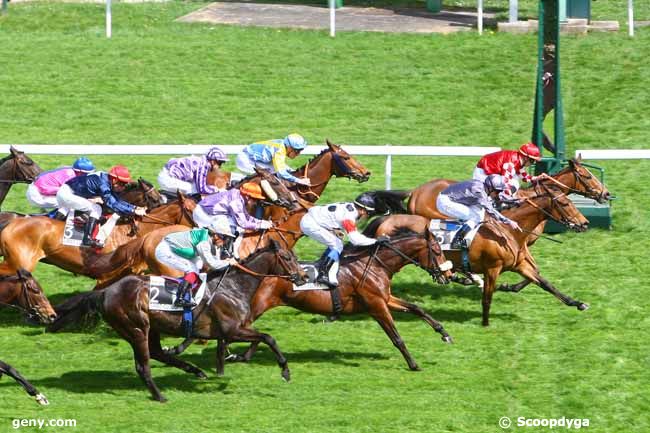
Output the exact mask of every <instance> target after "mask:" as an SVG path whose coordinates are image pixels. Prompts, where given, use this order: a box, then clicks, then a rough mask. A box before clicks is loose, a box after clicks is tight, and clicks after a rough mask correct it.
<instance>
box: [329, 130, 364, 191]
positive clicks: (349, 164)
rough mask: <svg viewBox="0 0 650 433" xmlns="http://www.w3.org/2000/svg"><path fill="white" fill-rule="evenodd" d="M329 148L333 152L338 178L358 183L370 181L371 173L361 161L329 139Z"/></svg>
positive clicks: (335, 171) (335, 173)
mask: <svg viewBox="0 0 650 433" xmlns="http://www.w3.org/2000/svg"><path fill="white" fill-rule="evenodd" d="M325 143H326V144H327V147H328V149H329V151H330V152H332V160H333V162H334V175H335V176H336V177H347V178H350V179H354V180H356V181H357V182H360V183H362V182H366V181H367V180H368V179H370V175H371V173H370V171H368V169H367V168H366V167H364V166H363V165H362V164H361V163H360V162H359V161H357V160H356V159H354V158H353V157H352V156H350V154H349V153H347V152H346V151H345V150H343V148H342V147H341V146H338V145H336V144H334V143H332V142H330V141H329V140H328V139H326V140H325Z"/></svg>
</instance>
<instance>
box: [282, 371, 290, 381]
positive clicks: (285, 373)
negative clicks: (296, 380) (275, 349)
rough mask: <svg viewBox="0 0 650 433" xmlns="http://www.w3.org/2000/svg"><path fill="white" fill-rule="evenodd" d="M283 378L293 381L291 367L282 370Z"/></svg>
mask: <svg viewBox="0 0 650 433" xmlns="http://www.w3.org/2000/svg"><path fill="white" fill-rule="evenodd" d="M282 380H284V381H285V382H291V373H290V372H289V369H286V370H282Z"/></svg>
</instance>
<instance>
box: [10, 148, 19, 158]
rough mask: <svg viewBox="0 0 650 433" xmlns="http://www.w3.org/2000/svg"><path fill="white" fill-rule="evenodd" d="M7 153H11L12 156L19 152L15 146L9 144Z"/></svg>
mask: <svg viewBox="0 0 650 433" xmlns="http://www.w3.org/2000/svg"><path fill="white" fill-rule="evenodd" d="M9 153H11V154H12V155H13V156H17V155H18V154H19V153H20V152H19V151H18V149H16V148H15V147H13V146H9Z"/></svg>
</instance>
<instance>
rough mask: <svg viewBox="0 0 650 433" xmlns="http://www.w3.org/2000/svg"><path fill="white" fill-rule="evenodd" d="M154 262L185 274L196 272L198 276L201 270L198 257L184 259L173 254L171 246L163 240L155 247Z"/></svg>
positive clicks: (200, 261)
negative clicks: (156, 261)
mask: <svg viewBox="0 0 650 433" xmlns="http://www.w3.org/2000/svg"><path fill="white" fill-rule="evenodd" d="M156 260H158V261H159V262H160V263H162V264H163V265H165V266H168V267H170V268H172V269H176V270H178V271H181V272H185V273H187V272H196V273H197V274H198V273H199V272H201V268H203V260H201V258H200V257H195V258H193V259H186V258H184V257H181V256H179V255H177V254H174V252H173V251H172V249H171V246H170V245H169V244H168V243H167V241H166V240H164V239H163V240H162V241H160V243H159V244H158V246H157V247H156Z"/></svg>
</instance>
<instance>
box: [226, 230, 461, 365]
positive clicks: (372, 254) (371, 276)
mask: <svg viewBox="0 0 650 433" xmlns="http://www.w3.org/2000/svg"><path fill="white" fill-rule="evenodd" d="M445 262H446V259H445V256H444V254H443V253H442V251H441V249H440V245H438V243H437V242H436V241H435V239H433V237H432V236H431V235H430V234H429V231H428V230H427V228H426V227H425V228H424V229H422V228H420V230H419V231H418V232H414V231H411V230H409V229H406V230H403V231H398V232H397V233H393V237H392V238H391V240H390V243H388V244H385V245H376V246H371V247H353V246H351V245H346V247H345V249H344V250H343V255H342V260H341V268H340V270H339V274H338V275H339V286H338V287H339V291H340V297H341V304H342V306H343V310H342V312H341V313H342V314H358V313H368V314H370V315H371V316H372V317H373V318H374V319H375V320H376V321H377V323H379V326H381V328H382V329H383V330H384V332H385V333H386V335H388V338H390V340H391V341H392V343H393V344H394V345H395V347H397V349H399V351H400V352H401V353H402V356H404V359H405V360H406V363H407V364H408V366H409V368H410V369H411V370H419V369H420V368H419V367H418V365H417V363H416V362H415V360H414V359H413V357H412V356H411V354H410V353H409V351H408V349H407V348H406V345H405V344H404V341H402V338H401V336H400V335H399V332H398V331H397V328H396V327H395V322H394V319H393V316H392V314H391V311H398V312H403V313H411V314H415V315H416V316H418V317H420V318H421V319H422V320H424V321H425V322H426V323H427V324H429V325H430V326H431V327H432V328H433V329H434V330H435V331H436V332H438V333H439V334H441V335H442V340H443V341H444V342H447V343H450V342H451V341H452V340H451V337H450V336H449V334H447V332H446V331H445V330H444V328H443V327H442V325H441V324H440V323H438V322H437V321H435V320H434V319H433V318H432V317H431V316H429V315H428V314H427V313H426V312H425V311H424V310H423V309H422V308H420V307H419V306H417V305H415V304H412V303H410V302H407V301H405V300H403V299H400V298H398V297H397V296H394V295H393V294H391V279H392V278H393V275H395V274H396V273H397V272H399V270H400V269H402V268H403V267H404V266H406V265H409V264H415V265H417V266H419V267H420V268H422V269H424V270H426V271H427V272H429V273H430V274H431V275H432V276H433V277H434V279H436V280H437V281H438V282H440V283H442V284H444V283H447V282H448V278H449V277H450V276H451V272H450V271H449V269H448V268H447V269H446V270H441V269H445V268H446V263H445ZM284 305H286V306H290V307H293V308H296V309H298V310H301V311H306V312H309V313H314V314H323V315H330V314H331V313H332V300H331V295H330V292H329V291H324V290H309V291H302V290H301V291H294V290H293V285H292V284H291V283H290V282H287V281H285V280H280V279H277V278H267V279H265V280H264V281H263V282H262V284H261V285H260V287H259V288H258V289H257V292H256V293H255V296H254V297H253V300H252V303H251V308H250V315H249V316H248V318H247V319H246V323H248V324H252V323H253V322H254V321H255V320H257V318H259V317H260V316H261V315H262V314H264V312H265V311H268V310H270V309H271V308H275V307H279V306H284ZM256 349H257V344H255V343H253V344H252V345H251V347H250V348H249V349H248V350H247V351H246V353H245V354H244V355H241V356H239V355H235V356H233V357H232V358H233V359H235V360H238V361H249V360H250V358H251V357H252V356H253V354H254V353H255V350H256Z"/></svg>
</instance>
